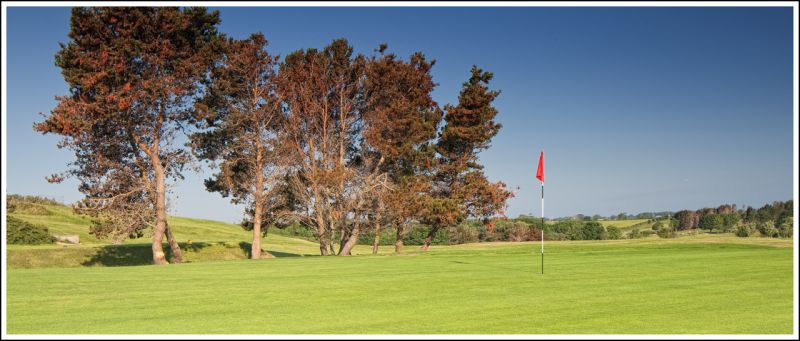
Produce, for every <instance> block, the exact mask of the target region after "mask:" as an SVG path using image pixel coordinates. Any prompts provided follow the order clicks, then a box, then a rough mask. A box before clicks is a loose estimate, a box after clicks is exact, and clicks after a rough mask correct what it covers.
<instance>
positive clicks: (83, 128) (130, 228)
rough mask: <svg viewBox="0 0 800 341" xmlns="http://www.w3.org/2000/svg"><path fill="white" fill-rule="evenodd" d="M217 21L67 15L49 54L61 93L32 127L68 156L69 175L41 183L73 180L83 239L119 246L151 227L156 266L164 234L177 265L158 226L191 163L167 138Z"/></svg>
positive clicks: (188, 98) (156, 14)
mask: <svg viewBox="0 0 800 341" xmlns="http://www.w3.org/2000/svg"><path fill="white" fill-rule="evenodd" d="M219 22H220V21H219V14H218V13H217V12H208V11H207V10H206V9H204V8H185V9H183V10H181V9H178V8H175V7H92V8H74V9H73V10H72V17H71V19H70V33H69V37H70V41H69V42H68V43H66V44H61V49H60V50H59V52H58V53H57V54H56V65H57V66H58V67H59V68H61V70H62V75H63V76H64V79H65V81H66V82H67V84H68V85H69V94H68V95H66V96H60V97H57V101H58V104H57V105H56V107H55V108H54V109H53V110H52V112H51V113H50V115H48V116H47V117H46V118H45V120H44V121H43V122H40V123H37V124H35V126H34V129H35V130H36V131H39V132H41V133H53V134H58V135H61V136H63V140H62V141H61V142H60V143H59V147H62V148H69V149H72V150H74V151H75V156H76V160H75V161H74V162H73V163H72V167H71V168H70V169H69V170H67V171H66V172H65V173H64V174H60V175H54V176H51V177H50V178H49V180H50V181H54V182H58V181H61V180H63V179H64V178H65V177H66V176H74V177H76V178H77V179H78V180H79V181H80V183H81V184H80V187H79V190H80V191H81V192H82V193H83V194H84V195H85V196H86V198H85V200H84V201H83V202H82V204H81V205H80V206H78V207H77V209H78V210H79V211H80V212H82V213H88V214H91V215H94V216H96V217H98V218H100V219H99V221H101V223H99V224H97V225H95V226H93V231H92V232H93V233H95V234H96V235H97V236H98V237H104V236H108V235H111V236H114V237H115V238H125V237H128V236H138V235H140V234H141V232H142V230H144V229H146V228H149V227H152V228H153V239H152V252H153V262H154V263H155V264H167V261H166V259H165V256H164V252H163V249H162V241H163V237H164V235H165V234H166V236H167V239H168V242H169V244H170V247H171V248H172V254H173V261H175V262H180V261H181V252H180V248H179V247H178V244H177V242H176V241H175V238H174V236H173V235H172V233H171V230H170V229H169V227H168V224H167V213H166V208H167V202H166V191H167V181H168V180H174V179H178V178H180V173H181V170H182V168H183V166H184V165H185V164H186V163H187V162H188V161H189V160H190V155H188V154H187V153H186V152H185V151H184V150H183V149H181V148H180V147H178V146H176V143H175V140H176V138H177V136H178V134H179V133H180V132H181V130H182V128H183V124H184V123H185V122H187V121H189V120H190V114H191V110H190V108H191V102H192V98H193V96H194V95H196V94H197V91H198V84H199V81H200V80H201V78H202V77H203V75H204V74H205V73H206V72H207V70H208V68H209V66H210V65H211V63H212V62H213V61H214V60H215V58H216V57H215V53H214V49H212V48H211V47H212V46H213V45H214V44H213V43H214V42H215V41H216V40H217V39H218V36H219V35H218V33H217V28H216V27H217V25H218V24H219Z"/></svg>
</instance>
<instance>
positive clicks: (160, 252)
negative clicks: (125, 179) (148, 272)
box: [151, 149, 169, 265]
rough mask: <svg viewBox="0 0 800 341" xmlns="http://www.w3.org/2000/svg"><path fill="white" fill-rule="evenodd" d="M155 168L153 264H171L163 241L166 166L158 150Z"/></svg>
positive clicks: (154, 153) (154, 162) (153, 160)
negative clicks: (165, 254)
mask: <svg viewBox="0 0 800 341" xmlns="http://www.w3.org/2000/svg"><path fill="white" fill-rule="evenodd" d="M151 160H152V164H153V169H154V170H155V180H156V198H155V199H156V226H155V227H154V228H153V245H152V248H153V264H156V265H164V264H169V262H167V259H166V257H165V256H164V249H163V246H162V245H161V243H162V242H163V241H164V231H165V230H166V228H167V204H166V193H165V185H164V167H163V166H162V165H161V160H160V159H159V157H158V150H157V149H156V150H155V151H154V152H153V157H151Z"/></svg>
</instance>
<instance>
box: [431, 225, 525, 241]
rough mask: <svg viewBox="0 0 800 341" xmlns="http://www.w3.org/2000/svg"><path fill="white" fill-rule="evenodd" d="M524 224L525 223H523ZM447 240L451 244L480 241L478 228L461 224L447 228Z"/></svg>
mask: <svg viewBox="0 0 800 341" xmlns="http://www.w3.org/2000/svg"><path fill="white" fill-rule="evenodd" d="M522 225H524V224H522ZM447 240H448V243H449V244H465V243H474V242H477V241H478V229H476V228H474V227H472V226H468V225H466V224H461V225H458V226H453V227H450V228H448V229H447Z"/></svg>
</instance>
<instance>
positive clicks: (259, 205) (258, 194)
mask: <svg viewBox="0 0 800 341" xmlns="http://www.w3.org/2000/svg"><path fill="white" fill-rule="evenodd" d="M257 131H258V132H259V133H260V132H261V129H260V127H259V129H258V130H257ZM259 136H260V135H259ZM261 149H262V146H261V139H260V138H259V137H256V169H255V171H256V188H255V191H253V199H254V200H253V201H254V205H256V207H255V209H254V213H253V243H252V244H250V259H260V258H261V215H262V214H263V209H264V193H263V192H264V171H263V169H264V158H263V157H262V155H261V152H262V151H261Z"/></svg>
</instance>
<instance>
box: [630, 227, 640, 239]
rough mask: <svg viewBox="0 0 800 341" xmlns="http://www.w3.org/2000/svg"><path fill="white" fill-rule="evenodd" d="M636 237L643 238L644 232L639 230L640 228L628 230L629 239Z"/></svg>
mask: <svg viewBox="0 0 800 341" xmlns="http://www.w3.org/2000/svg"><path fill="white" fill-rule="evenodd" d="M636 238H642V233H641V232H639V229H632V230H631V232H628V239H636Z"/></svg>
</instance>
